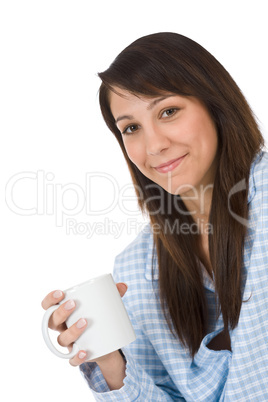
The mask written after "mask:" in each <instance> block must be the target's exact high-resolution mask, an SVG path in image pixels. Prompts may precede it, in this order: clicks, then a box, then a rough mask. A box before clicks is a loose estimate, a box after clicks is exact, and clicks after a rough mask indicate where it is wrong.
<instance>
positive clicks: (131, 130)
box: [122, 124, 138, 134]
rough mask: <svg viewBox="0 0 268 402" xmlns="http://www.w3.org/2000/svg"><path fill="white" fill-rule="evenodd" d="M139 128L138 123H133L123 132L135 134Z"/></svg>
mask: <svg viewBox="0 0 268 402" xmlns="http://www.w3.org/2000/svg"><path fill="white" fill-rule="evenodd" d="M137 130H138V126H137V124H131V125H130V126H127V127H126V128H125V129H124V130H123V131H122V134H133V133H134V132H135V131H137Z"/></svg>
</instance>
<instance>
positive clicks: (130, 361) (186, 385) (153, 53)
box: [50, 33, 268, 402]
mask: <svg viewBox="0 0 268 402" xmlns="http://www.w3.org/2000/svg"><path fill="white" fill-rule="evenodd" d="M99 77H100V78H101V80H102V84H101V87H100V94H99V99H100V106H101V111H102V114H103V117H104V120H105V122H106V124H107V126H108V127H109V128H110V130H111V131H112V132H113V134H114V135H115V137H116V139H117V141H118V143H119V145H120V147H121V150H122V152H123V155H124V157H125V159H126V162H127V165H128V167H129V170H130V173H131V176H132V179H133V184H134V186H135V189H136V192H137V196H138V202H139V206H140V208H141V210H142V211H143V212H144V213H147V215H148V217H149V220H150V222H149V224H148V227H146V228H145V230H143V231H142V232H141V233H140V235H139V236H138V237H137V239H136V240H135V241H134V242H133V243H131V244H130V245H129V246H128V247H127V248H126V249H125V250H124V251H123V252H122V253H121V254H120V255H119V256H118V257H117V258H116V262H115V269H114V277H115V279H116V280H117V281H118V282H125V283H127V284H128V290H127V292H126V295H125V296H124V303H125V306H126V309H127V311H128V313H129V316H130V318H131V321H132V324H133V326H134V328H135V331H136V335H137V339H136V341H135V342H133V343H132V344H130V345H129V346H127V347H125V348H123V349H122V350H120V351H115V352H114V353H111V354H110V355H108V356H103V357H102V358H101V359H98V360H96V361H95V362H85V360H86V358H85V357H84V358H79V355H78V356H76V358H75V359H74V360H72V361H71V364H72V365H80V368H81V371H82V372H83V374H84V376H85V378H86V380H87V382H88V384H89V386H90V388H91V390H92V392H93V393H94V395H95V397H96V399H98V400H107V401H108V400H110V401H114V400H127V401H135V400H141V401H172V400H187V401H208V400H209V401H215V402H216V401H233V400H267V399H268V389H267V377H268V365H267V361H268V355H267V331H268V328H267V325H268V324H267V323H268V316H267V314H268V313H267V305H268V299H267V295H268V292H267V288H266V286H267V285H266V284H267V283H268V270H267V266H268V250H267V244H268V237H267V233H268V227H267V222H268V219H267V216H268V202H267V200H268V187H267V184H268V182H267V176H268V156H267V154H266V153H265V152H264V151H263V148H264V140H263V137H262V134H261V133H260V131H259V128H258V125H257V123H256V121H255V119H254V116H253V114H252V112H251V109H250V107H249V105H248V103H247V101H246V99H245V97H244V96H243V94H242V93H241V91H240V89H239V88H238V86H237V85H236V83H235V82H234V80H233V79H232V78H231V76H230V75H229V73H228V72H227V71H226V70H225V69H224V67H223V66H222V65H221V64H220V63H219V62H218V61H217V60H216V59H215V58H214V57H213V56H212V55H211V54H210V53H209V52H208V51H206V50H205V49H204V48H203V47H201V46H200V45H199V44H197V43H196V42H194V41H192V40H190V39H188V38H186V37H184V36H182V35H178V34H175V33H158V34H153V35H149V36H145V37H142V38H140V39H138V40H137V41H135V42H133V43H132V44H131V45H129V46H128V47H127V48H126V49H125V50H123V51H122V52H121V53H120V54H119V55H118V57H117V58H116V59H115V61H114V62H113V63H112V64H111V66H110V67H109V68H108V69H107V70H106V71H104V72H102V73H100V74H99ZM260 209H261V212H262V214H260ZM264 214H265V219H263V215H264ZM208 227H209V230H207V228H208ZM120 289H121V290H120ZM119 291H120V293H121V295H123V294H124V293H125V291H126V289H124V291H122V287H121V285H119ZM252 294H253V297H251V296H252ZM246 301H247V302H246ZM50 303H51V301H50ZM265 306H266V307H265ZM60 324H61V328H62V324H63V323H62V322H61V323H60ZM67 331H68V330H67ZM70 339H71V338H70ZM73 340H75V339H73V338H72V341H73Z"/></svg>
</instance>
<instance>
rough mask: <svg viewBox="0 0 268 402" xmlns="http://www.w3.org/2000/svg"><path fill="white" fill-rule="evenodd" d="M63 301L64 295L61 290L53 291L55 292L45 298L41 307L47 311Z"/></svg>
mask: <svg viewBox="0 0 268 402" xmlns="http://www.w3.org/2000/svg"><path fill="white" fill-rule="evenodd" d="M62 299H64V293H63V292H62V291H61V290H53V292H50V293H49V294H48V295H47V296H46V297H45V298H44V300H43V301H42V303H41V305H42V307H43V309H45V310H47V309H48V308H49V307H51V306H54V304H57V303H59V302H60V301H62Z"/></svg>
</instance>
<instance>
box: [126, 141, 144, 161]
mask: <svg viewBox="0 0 268 402" xmlns="http://www.w3.org/2000/svg"><path fill="white" fill-rule="evenodd" d="M124 145H125V149H126V152H127V154H128V157H129V159H130V160H131V161H132V162H133V163H134V164H135V165H140V164H141V163H142V155H143V153H142V147H141V146H140V144H139V142H137V141H131V139H128V140H125V141H124Z"/></svg>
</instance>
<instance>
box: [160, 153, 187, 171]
mask: <svg viewBox="0 0 268 402" xmlns="http://www.w3.org/2000/svg"><path fill="white" fill-rule="evenodd" d="M186 155H187V154H185V155H183V156H181V157H179V158H176V159H172V160H170V161H168V162H166V163H162V164H161V165H158V166H155V170H157V171H158V172H160V173H166V172H170V171H172V170H173V169H175V167H177V166H178V165H179V164H180V163H181V162H182V160H183V159H184V158H185V156H186Z"/></svg>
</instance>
